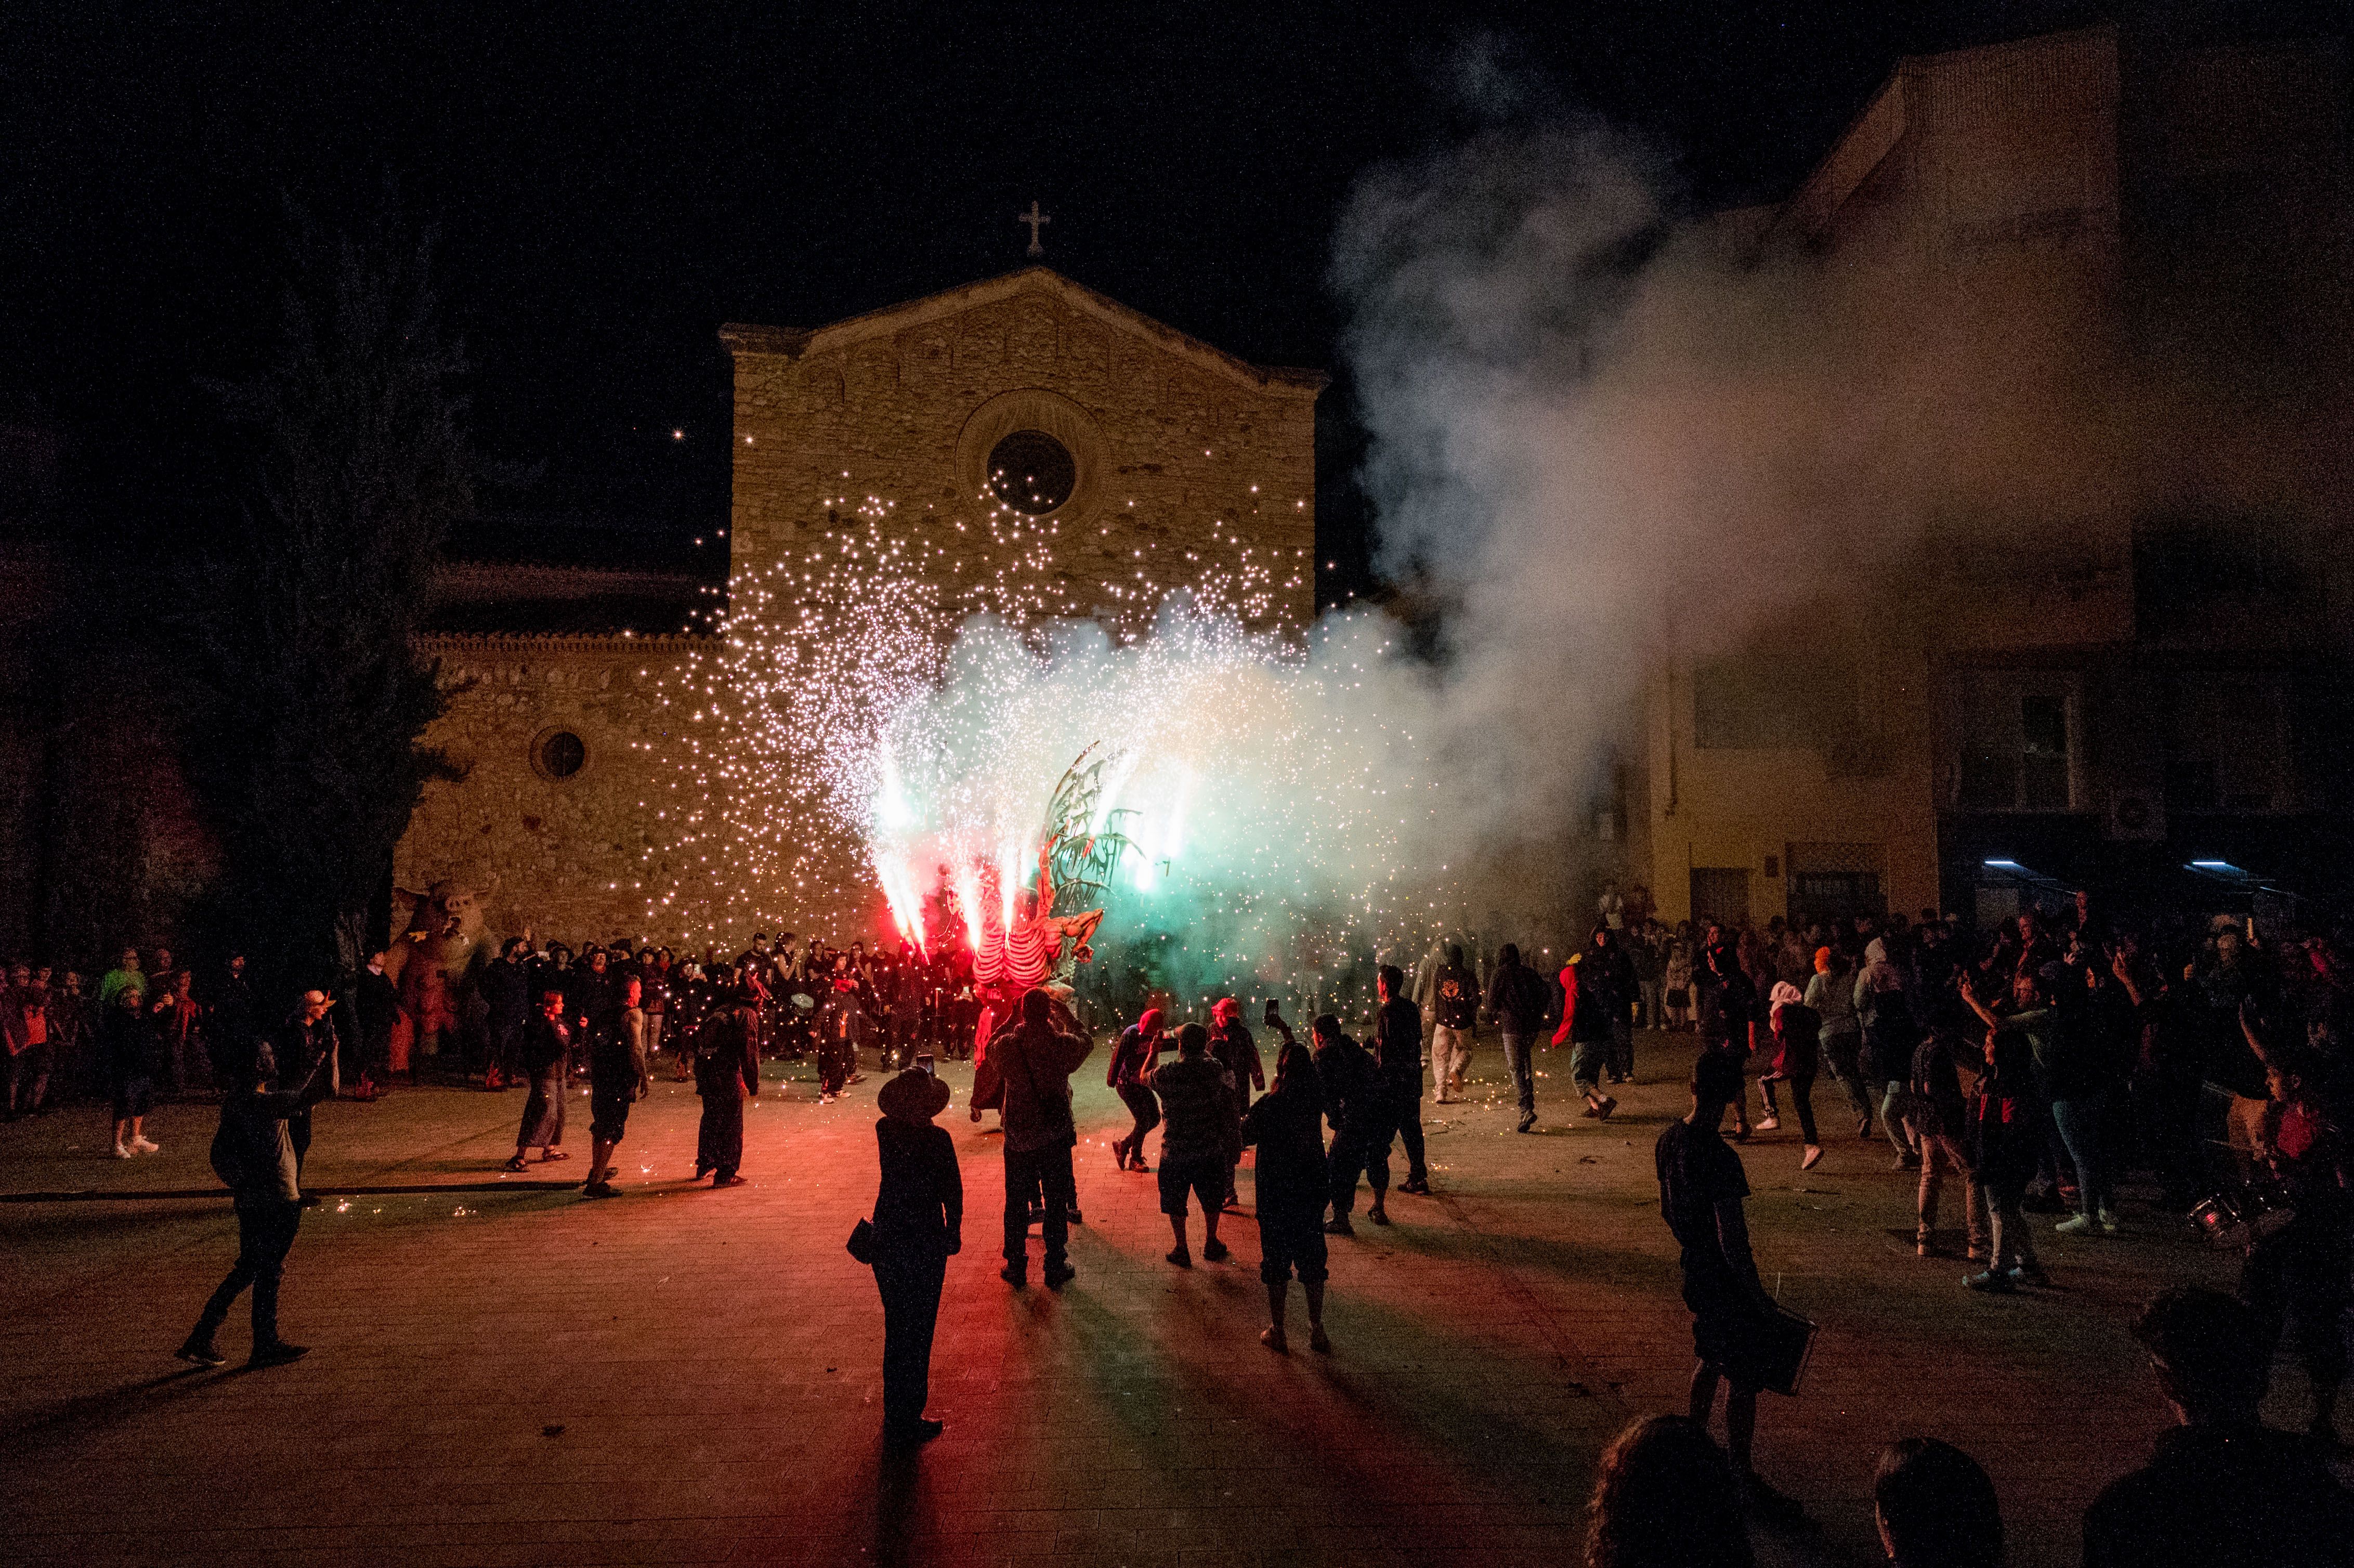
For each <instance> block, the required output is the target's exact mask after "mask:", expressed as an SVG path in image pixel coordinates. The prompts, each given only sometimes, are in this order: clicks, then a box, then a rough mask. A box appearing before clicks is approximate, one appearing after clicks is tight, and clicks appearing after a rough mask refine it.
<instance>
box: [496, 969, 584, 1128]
mask: <svg viewBox="0 0 2354 1568" xmlns="http://www.w3.org/2000/svg"><path fill="white" fill-rule="evenodd" d="M564 1015H565V999H564V992H563V991H559V990H557V988H556V987H554V986H550V987H548V988H547V990H546V991H543V992H542V993H541V994H540V1006H539V1016H537V1017H536V1018H534V1019H533V1020H532V1021H531V1027H530V1028H528V1029H526V1030H525V1031H524V1037H523V1070H524V1073H525V1075H526V1076H527V1077H529V1078H530V1080H531V1097H530V1098H529V1099H526V1100H525V1101H524V1103H523V1122H522V1125H521V1126H519V1127H517V1128H515V1151H514V1159H512V1160H508V1161H507V1169H508V1170H510V1171H520V1170H522V1169H523V1168H524V1157H525V1152H526V1151H527V1150H534V1149H536V1150H539V1158H540V1162H541V1163H542V1164H546V1162H547V1161H549V1160H564V1159H568V1158H570V1157H569V1156H567V1154H566V1153H565V1152H564V1150H562V1149H561V1148H559V1147H558V1145H560V1144H562V1143H563V1141H564V1099H565V1077H566V1075H567V1071H568V1070H569V1067H570V1064H571V1059H572V1044H573V1040H572V1027H571V1025H569V1024H568V1023H567V1022H565V1021H564Z"/></svg>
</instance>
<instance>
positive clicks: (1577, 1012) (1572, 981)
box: [1553, 953, 1618, 1121]
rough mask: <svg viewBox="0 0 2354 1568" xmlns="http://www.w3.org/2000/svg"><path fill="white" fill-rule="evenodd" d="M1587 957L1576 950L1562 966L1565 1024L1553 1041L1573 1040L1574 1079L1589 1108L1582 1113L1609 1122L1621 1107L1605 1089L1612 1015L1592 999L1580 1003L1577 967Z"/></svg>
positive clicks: (1562, 1023) (1581, 1113)
mask: <svg viewBox="0 0 2354 1568" xmlns="http://www.w3.org/2000/svg"><path fill="white" fill-rule="evenodd" d="M1584 959H1585V954H1584V953H1572V954H1571V955H1570V956H1569V962H1567V963H1565V964H1564V965H1562V967H1561V1027H1559V1028H1558V1029H1555V1030H1554V1031H1553V1044H1556V1045H1558V1044H1562V1043H1563V1042H1564V1041H1568V1042H1570V1043H1571V1048H1570V1053H1569V1078H1570V1082H1571V1083H1573V1084H1575V1085H1576V1086H1577V1092H1578V1093H1579V1094H1581V1095H1584V1096H1585V1110H1583V1111H1581V1112H1580V1113H1578V1114H1580V1115H1581V1116H1590V1117H1593V1118H1596V1120H1599V1121H1607V1120H1609V1119H1610V1113H1611V1112H1612V1111H1615V1110H1617V1108H1618V1102H1617V1100H1616V1099H1613V1098H1612V1097H1610V1096H1608V1095H1606V1094H1604V1093H1603V1092H1602V1069H1603V1067H1604V1066H1605V1065H1606V1064H1607V1063H1608V1061H1609V1057H1610V1018H1609V1015H1608V1013H1607V1012H1605V1011H1604V1010H1603V1009H1602V1008H1600V1007H1597V1006H1595V1005H1594V1004H1593V1002H1592V1001H1591V1000H1590V999H1589V1000H1588V1001H1587V1004H1586V1005H1585V1007H1584V1008H1583V1009H1581V1008H1580V1007H1579V1006H1578V1005H1577V969H1578V965H1579V964H1580V963H1581V962H1582V961H1583V960H1584Z"/></svg>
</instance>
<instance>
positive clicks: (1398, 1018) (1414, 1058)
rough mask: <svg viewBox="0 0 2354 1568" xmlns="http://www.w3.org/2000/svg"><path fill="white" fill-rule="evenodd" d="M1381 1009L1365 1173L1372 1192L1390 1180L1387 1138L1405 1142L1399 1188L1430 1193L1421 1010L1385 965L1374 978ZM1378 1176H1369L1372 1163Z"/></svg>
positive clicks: (1396, 972)
mask: <svg viewBox="0 0 2354 1568" xmlns="http://www.w3.org/2000/svg"><path fill="white" fill-rule="evenodd" d="M1373 985H1374V989H1375V992H1376V994H1377V995H1379V997H1380V998H1381V1011H1380V1012H1376V1013H1375V1014H1374V1015H1373V1065H1374V1066H1375V1068H1376V1069H1377V1082H1376V1087H1375V1091H1374V1092H1375V1095H1376V1097H1377V1099H1378V1102H1379V1103H1378V1109H1377V1115H1376V1117H1375V1118H1374V1119H1373V1123H1372V1124H1371V1125H1369V1126H1368V1128H1367V1129H1366V1139H1365V1159H1366V1171H1367V1175H1368V1177H1369V1178H1371V1179H1372V1180H1373V1190H1374V1191H1375V1192H1380V1191H1381V1190H1383V1189H1384V1188H1385V1187H1387V1186H1388V1185H1389V1182H1390V1139H1391V1138H1392V1137H1395V1138H1396V1139H1398V1141H1399V1142H1401V1143H1403V1144H1404V1145H1405V1181H1401V1182H1399V1183H1398V1184H1397V1190H1398V1191H1399V1192H1420V1193H1426V1192H1429V1191H1430V1166H1429V1162H1428V1159H1427V1157H1426V1155H1425V1153H1424V1150H1423V1142H1422V1010H1421V1009H1419V1008H1417V1007H1416V1006H1415V1004H1414V1003H1413V1002H1411V1001H1407V1000H1406V997H1405V971H1404V970H1402V969H1399V968H1398V967H1397V966H1396V965H1395V964H1384V965H1383V966H1382V967H1381V969H1379V970H1377V971H1376V972H1375V974H1374V977H1373ZM1375 1166H1378V1167H1379V1168H1380V1172H1381V1173H1380V1175H1379V1176H1378V1177H1373V1167H1375Z"/></svg>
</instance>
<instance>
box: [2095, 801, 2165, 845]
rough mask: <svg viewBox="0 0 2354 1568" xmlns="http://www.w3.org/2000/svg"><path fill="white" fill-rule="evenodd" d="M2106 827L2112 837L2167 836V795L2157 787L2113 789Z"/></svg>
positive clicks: (2159, 837) (2105, 831)
mask: <svg viewBox="0 0 2354 1568" xmlns="http://www.w3.org/2000/svg"><path fill="white" fill-rule="evenodd" d="M2103 830H2104V835H2105V837H2108V838H2112V839H2162V838H2164V837H2166V797H2165V795H2164V794H2163V793H2161V792H2160V791H2158V790H2157V789H2111V790H2110V791H2109V809H2108V812H2107V815H2106V818H2105V821H2104V823H2103Z"/></svg>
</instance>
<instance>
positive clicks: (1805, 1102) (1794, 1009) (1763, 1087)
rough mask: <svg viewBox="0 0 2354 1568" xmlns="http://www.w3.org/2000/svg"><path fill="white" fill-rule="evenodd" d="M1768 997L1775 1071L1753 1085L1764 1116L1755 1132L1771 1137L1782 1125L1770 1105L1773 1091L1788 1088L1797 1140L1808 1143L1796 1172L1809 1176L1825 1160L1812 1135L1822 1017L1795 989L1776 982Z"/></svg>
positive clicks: (1815, 1138)
mask: <svg viewBox="0 0 2354 1568" xmlns="http://www.w3.org/2000/svg"><path fill="white" fill-rule="evenodd" d="M1771 994H1772V1001H1773V1009H1772V1012H1769V1013H1768V1014H1767V1025H1768V1027H1769V1028H1770V1029H1771V1031H1772V1040H1773V1044H1772V1045H1771V1047H1770V1049H1771V1050H1772V1051H1773V1054H1774V1055H1773V1065H1772V1070H1771V1071H1770V1072H1767V1073H1765V1074H1762V1075H1759V1077H1758V1079H1757V1092H1758V1093H1759V1094H1760V1095H1762V1096H1763V1097H1765V1116H1764V1118H1761V1119H1760V1120H1759V1121H1758V1123H1757V1130H1758V1131H1760V1132H1772V1131H1774V1130H1775V1129H1776V1128H1778V1127H1780V1126H1781V1125H1782V1117H1781V1112H1780V1109H1779V1107H1776V1105H1775V1103H1774V1086H1775V1085H1776V1084H1787V1085H1788V1086H1789V1087H1790V1099H1791V1101H1792V1103H1793V1104H1795V1105H1796V1106H1797V1107H1798V1135H1799V1136H1800V1137H1801V1138H1803V1139H1806V1146H1805V1152H1804V1153H1803V1154H1802V1155H1801V1156H1800V1157H1799V1160H1798V1169H1799V1170H1801V1171H1812V1170H1813V1169H1814V1168H1815V1167H1816V1165H1818V1164H1819V1163H1820V1162H1821V1160H1822V1158H1823V1140H1822V1139H1820V1138H1819V1137H1817V1136H1816V1135H1815V1099H1814V1095H1815V1073H1816V1071H1817V1069H1818V1067H1819V1065H1820V1053H1821V1036H1822V1017H1821V1015H1820V1014H1819V1013H1818V1012H1815V1010H1814V1009H1813V1008H1811V1007H1808V1005H1807V1004H1806V1003H1805V1002H1804V1001H1800V1000H1799V999H1798V988H1797V986H1795V985H1792V984H1791V983H1790V982H1789V981H1788V980H1776V981H1775V982H1774V990H1773V991H1772V993H1771Z"/></svg>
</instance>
